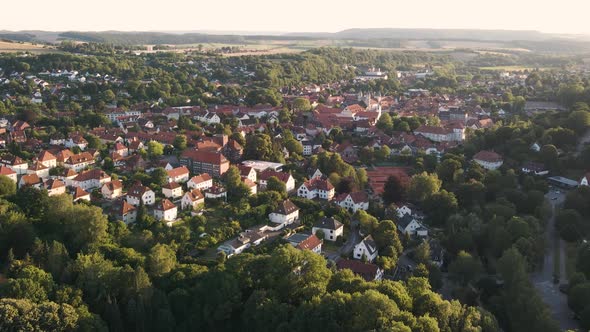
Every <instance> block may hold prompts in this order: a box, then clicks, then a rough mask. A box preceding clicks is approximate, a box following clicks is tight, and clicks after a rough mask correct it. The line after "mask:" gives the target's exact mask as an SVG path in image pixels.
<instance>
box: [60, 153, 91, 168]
mask: <svg viewBox="0 0 590 332" xmlns="http://www.w3.org/2000/svg"><path fill="white" fill-rule="evenodd" d="M92 164H94V157H93V156H92V155H91V154H90V153H88V152H82V153H78V154H75V155H71V156H70V157H69V158H68V159H67V160H66V161H65V162H64V165H63V166H64V167H65V168H71V169H73V170H74V171H76V172H80V171H81V170H83V169H85V168H86V167H88V166H90V165H92Z"/></svg>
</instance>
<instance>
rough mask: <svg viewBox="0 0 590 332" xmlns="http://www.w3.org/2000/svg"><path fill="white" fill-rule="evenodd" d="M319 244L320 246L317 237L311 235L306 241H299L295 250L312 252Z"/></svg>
mask: <svg viewBox="0 0 590 332" xmlns="http://www.w3.org/2000/svg"><path fill="white" fill-rule="evenodd" d="M321 244H322V240H320V239H319V238H318V237H317V236H315V234H312V235H311V236H310V237H308V238H307V239H305V240H303V241H301V242H300V243H299V245H297V248H298V249H301V250H313V249H315V248H316V247H317V246H319V245H321Z"/></svg>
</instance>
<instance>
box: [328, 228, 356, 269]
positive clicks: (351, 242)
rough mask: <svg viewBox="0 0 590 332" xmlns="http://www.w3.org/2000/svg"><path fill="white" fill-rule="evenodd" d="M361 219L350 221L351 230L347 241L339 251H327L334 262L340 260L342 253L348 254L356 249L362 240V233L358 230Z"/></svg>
mask: <svg viewBox="0 0 590 332" xmlns="http://www.w3.org/2000/svg"><path fill="white" fill-rule="evenodd" d="M358 225H359V221H358V220H353V221H351V222H350V232H349V235H348V239H346V242H344V244H343V245H342V247H340V248H339V249H338V251H337V252H332V253H326V257H327V258H328V259H329V260H332V261H334V262H336V261H338V260H339V259H340V257H341V256H342V255H348V254H350V253H351V252H352V250H353V249H354V246H355V245H357V243H359V242H361V235H360V234H359V230H358Z"/></svg>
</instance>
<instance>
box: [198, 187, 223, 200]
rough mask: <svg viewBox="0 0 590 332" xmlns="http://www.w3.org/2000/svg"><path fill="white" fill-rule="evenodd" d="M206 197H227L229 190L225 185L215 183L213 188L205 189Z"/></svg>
mask: <svg viewBox="0 0 590 332" xmlns="http://www.w3.org/2000/svg"><path fill="white" fill-rule="evenodd" d="M204 193H205V198H211V199H220V198H223V199H227V190H225V188H224V187H222V186H218V185H213V186H212V187H211V188H209V189H206V190H205V192H204Z"/></svg>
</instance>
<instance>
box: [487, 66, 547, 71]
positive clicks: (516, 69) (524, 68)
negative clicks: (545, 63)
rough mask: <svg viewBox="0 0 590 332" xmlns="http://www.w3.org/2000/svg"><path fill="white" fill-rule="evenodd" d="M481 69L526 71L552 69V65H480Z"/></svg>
mask: <svg viewBox="0 0 590 332" xmlns="http://www.w3.org/2000/svg"><path fill="white" fill-rule="evenodd" d="M479 69H480V70H497V71H525V70H535V69H539V70H550V69H553V68H552V67H540V68H535V67H527V66H496V67H479Z"/></svg>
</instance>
